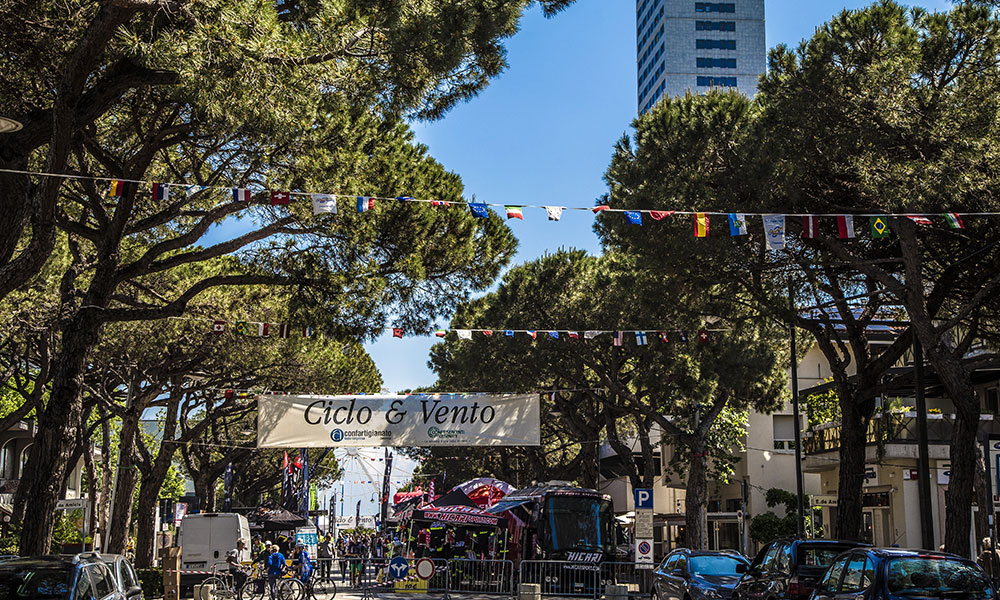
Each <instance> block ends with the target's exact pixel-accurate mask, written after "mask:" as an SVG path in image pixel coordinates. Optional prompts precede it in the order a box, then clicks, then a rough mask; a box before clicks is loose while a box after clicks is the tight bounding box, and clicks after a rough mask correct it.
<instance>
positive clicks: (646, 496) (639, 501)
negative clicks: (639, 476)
mask: <svg viewBox="0 0 1000 600" xmlns="http://www.w3.org/2000/svg"><path fill="white" fill-rule="evenodd" d="M633 491H634V492H635V508H636V510H639V509H641V508H649V509H651V508H653V490H652V489H650V488H636V489H635V490H633Z"/></svg>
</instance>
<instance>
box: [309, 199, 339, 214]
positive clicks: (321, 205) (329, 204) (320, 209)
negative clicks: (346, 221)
mask: <svg viewBox="0 0 1000 600" xmlns="http://www.w3.org/2000/svg"><path fill="white" fill-rule="evenodd" d="M311 196H312V204H313V214H314V215H319V214H323V213H328V214H331V215H335V214H337V197H336V196H334V195H332V194H311Z"/></svg>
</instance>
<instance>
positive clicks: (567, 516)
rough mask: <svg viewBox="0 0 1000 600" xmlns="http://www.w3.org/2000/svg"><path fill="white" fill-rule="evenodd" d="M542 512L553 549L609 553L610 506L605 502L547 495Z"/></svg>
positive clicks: (610, 538)
mask: <svg viewBox="0 0 1000 600" xmlns="http://www.w3.org/2000/svg"><path fill="white" fill-rule="evenodd" d="M545 509H546V513H547V514H548V527H549V539H551V540H552V549H553V550H605V551H608V552H610V551H611V549H612V544H613V539H612V536H611V522H612V518H611V503H610V502H608V501H607V500H602V499H601V498H592V497H586V496H549V498H548V499H547V500H546V501H545Z"/></svg>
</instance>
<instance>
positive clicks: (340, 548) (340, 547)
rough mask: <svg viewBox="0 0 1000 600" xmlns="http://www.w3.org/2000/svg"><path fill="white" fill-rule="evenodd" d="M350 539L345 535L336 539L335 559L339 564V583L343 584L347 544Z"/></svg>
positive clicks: (345, 572)
mask: <svg viewBox="0 0 1000 600" xmlns="http://www.w3.org/2000/svg"><path fill="white" fill-rule="evenodd" d="M349 540H350V538H349V537H348V536H346V535H342V536H340V537H339V538H337V558H338V559H339V563H340V583H344V581H345V580H346V575H347V566H348V565H347V563H348V560H347V542H348V541H349Z"/></svg>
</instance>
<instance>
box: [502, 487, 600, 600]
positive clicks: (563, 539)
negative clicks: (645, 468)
mask: <svg viewBox="0 0 1000 600" xmlns="http://www.w3.org/2000/svg"><path fill="white" fill-rule="evenodd" d="M487 510H488V512H491V513H495V514H502V513H508V514H509V515H510V519H511V520H512V521H513V522H514V523H515V524H516V525H517V527H515V528H514V530H515V531H516V534H515V535H516V536H517V539H516V540H512V542H513V543H512V544H511V548H512V550H513V553H512V555H511V556H510V558H511V559H512V560H513V561H514V562H515V563H520V562H521V561H532V562H530V563H529V564H528V565H527V568H526V569H524V570H523V573H524V574H525V579H526V581H525V582H526V583H543V590H542V592H543V594H544V593H546V592H548V593H585V594H586V593H590V591H591V590H592V589H593V587H594V586H598V585H600V584H601V582H603V581H606V580H607V576H606V575H602V569H601V567H600V563H603V562H605V561H613V560H614V553H615V535H614V534H615V529H614V510H613V507H612V504H611V496H608V495H607V494H602V493H601V492H598V491H597V490H592V489H588V488H579V487H573V486H572V485H570V484H569V483H568V482H563V481H550V482H548V483H544V484H539V485H533V486H531V487H527V488H524V489H521V490H515V491H513V492H511V493H510V494H508V495H507V496H504V498H503V500H501V501H500V502H498V503H497V504H495V505H494V506H492V507H490V508H489V509H487ZM534 561H560V563H559V565H558V566H556V565H554V564H553V563H540V562H534ZM531 580H534V581H531Z"/></svg>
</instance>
